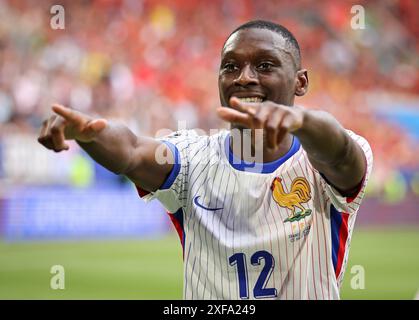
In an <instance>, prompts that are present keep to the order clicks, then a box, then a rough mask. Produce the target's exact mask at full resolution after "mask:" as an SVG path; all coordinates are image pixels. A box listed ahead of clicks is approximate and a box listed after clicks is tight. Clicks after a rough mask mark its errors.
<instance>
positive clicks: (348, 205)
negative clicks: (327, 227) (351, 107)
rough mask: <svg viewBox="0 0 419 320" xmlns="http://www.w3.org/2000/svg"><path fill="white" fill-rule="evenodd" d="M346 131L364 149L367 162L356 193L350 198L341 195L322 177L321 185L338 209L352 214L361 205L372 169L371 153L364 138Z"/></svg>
mask: <svg viewBox="0 0 419 320" xmlns="http://www.w3.org/2000/svg"><path fill="white" fill-rule="evenodd" d="M347 132H348V134H349V136H350V137H351V138H352V139H353V140H355V142H357V143H358V145H359V146H360V147H361V149H362V150H363V151H364V156H365V159H366V162H367V168H366V172H365V174H364V178H363V180H362V182H361V184H360V186H359V189H358V192H357V193H356V195H355V196H353V197H352V198H349V197H344V196H342V195H341V194H340V192H339V191H338V190H336V189H335V188H334V187H333V186H331V185H330V184H329V183H327V182H326V181H325V180H324V179H323V182H324V183H323V185H324V188H325V190H326V194H327V196H328V198H329V199H330V201H331V203H332V204H333V206H334V207H335V208H336V209H337V210H338V211H340V212H345V213H348V214H354V213H356V212H357V211H358V209H359V207H360V205H361V202H362V199H363V198H364V195H365V188H366V186H367V184H368V179H369V177H370V175H371V171H372V164H373V155H372V150H371V147H370V145H369V143H368V141H367V140H366V139H365V138H363V137H361V136H359V135H356V134H355V133H353V132H352V131H350V130H347Z"/></svg>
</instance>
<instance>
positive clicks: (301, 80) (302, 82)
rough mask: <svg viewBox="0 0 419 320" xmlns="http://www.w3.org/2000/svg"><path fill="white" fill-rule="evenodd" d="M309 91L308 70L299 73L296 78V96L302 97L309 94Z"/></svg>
mask: <svg viewBox="0 0 419 320" xmlns="http://www.w3.org/2000/svg"><path fill="white" fill-rule="evenodd" d="M307 90H308V75H307V70H306V69H301V70H298V71H297V76H296V77H295V95H296V96H298V97H301V96H303V95H305V94H306V93H307Z"/></svg>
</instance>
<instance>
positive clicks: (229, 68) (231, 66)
mask: <svg viewBox="0 0 419 320" xmlns="http://www.w3.org/2000/svg"><path fill="white" fill-rule="evenodd" d="M223 69H224V70H225V71H228V72H232V71H235V70H237V66H236V65H235V64H234V63H226V64H225V65H224V68H223Z"/></svg>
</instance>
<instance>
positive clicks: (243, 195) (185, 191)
mask: <svg viewBox="0 0 419 320" xmlns="http://www.w3.org/2000/svg"><path fill="white" fill-rule="evenodd" d="M347 132H348V133H349V135H350V136H351V138H352V139H354V140H355V141H356V142H357V143H358V144H359V145H360V146H361V148H362V150H363V151H364V154H365V158H366V161H367V171H366V173H365V177H364V180H363V182H362V184H361V187H360V189H359V192H358V194H357V196H356V197H354V198H352V199H349V198H346V197H342V196H341V195H340V193H339V192H338V191H337V190H336V189H335V188H334V187H333V186H331V185H330V184H328V182H327V181H326V180H325V179H324V178H323V177H322V174H321V173H320V172H318V171H317V170H316V169H315V168H313V167H312V165H311V164H310V162H309V160H308V157H307V154H306V152H305V151H304V149H303V148H302V146H301V145H300V142H299V141H298V139H297V138H296V137H295V136H294V138H293V142H292V146H291V148H290V150H289V151H288V153H287V154H285V155H284V156H283V157H282V158H281V159H278V160H276V161H273V162H269V163H256V164H249V163H244V162H243V161H241V160H240V159H237V158H236V157H235V156H234V154H233V152H232V151H231V149H230V131H228V130H223V131H220V132H219V133H218V134H215V135H212V136H199V135H197V134H196V133H195V131H193V130H184V131H178V132H174V133H173V134H171V135H169V136H167V137H164V138H163V139H162V141H163V142H164V143H166V145H168V146H169V148H170V149H171V151H172V153H173V154H174V157H175V162H176V163H175V164H174V166H173V169H172V171H171V172H170V175H169V176H168V178H167V179H166V181H165V183H164V184H163V185H162V186H161V187H160V189H159V190H157V191H156V192H153V193H148V194H146V193H144V192H143V191H142V190H141V189H140V188H138V187H137V189H138V191H139V193H140V196H142V198H143V199H145V200H146V201H149V200H152V199H158V200H159V201H160V202H161V203H162V204H163V206H164V207H165V208H166V209H167V211H168V212H169V213H170V217H171V219H172V222H173V223H174V225H175V227H176V229H177V231H178V233H179V236H180V239H181V243H182V246H183V257H184V282H183V283H184V284H183V296H184V298H185V299H339V289H340V286H341V283H342V279H343V275H344V272H345V268H346V264H347V260H348V252H349V246H350V242H351V235H352V231H353V228H354V223H355V219H356V215H357V212H358V209H359V206H360V204H361V200H362V198H363V196H364V193H365V186H366V185H367V182H368V178H369V176H370V173H371V169H372V163H373V157H372V152H371V148H370V146H369V144H368V142H367V141H366V140H365V139H364V138H363V137H361V136H358V135H356V134H355V133H353V132H351V131H349V130H348V131H347Z"/></svg>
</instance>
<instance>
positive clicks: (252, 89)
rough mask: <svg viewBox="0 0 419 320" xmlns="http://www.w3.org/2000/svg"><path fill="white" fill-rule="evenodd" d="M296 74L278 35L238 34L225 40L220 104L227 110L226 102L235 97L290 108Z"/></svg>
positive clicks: (261, 32)
mask: <svg viewBox="0 0 419 320" xmlns="http://www.w3.org/2000/svg"><path fill="white" fill-rule="evenodd" d="M296 74H297V67H296V61H294V57H293V56H292V54H291V52H290V50H289V47H287V45H286V42H285V39H284V38H283V37H282V36H281V35H279V34H278V33H276V32H273V31H270V30H266V29H257V28H250V29H244V30H239V31H237V32H236V33H234V34H233V35H232V36H231V37H230V38H229V39H228V40H227V42H226V44H225V46H224V48H223V51H222V53H221V65H220V72H219V77H218V86H219V90H220V100H221V104H222V105H223V106H229V103H228V101H229V100H230V98H231V97H238V98H240V99H241V100H244V101H248V102H260V101H265V100H270V101H272V102H275V103H278V104H283V105H288V106H291V105H293V104H294V94H295V83H296ZM246 98H247V99H246Z"/></svg>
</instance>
